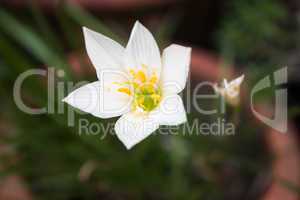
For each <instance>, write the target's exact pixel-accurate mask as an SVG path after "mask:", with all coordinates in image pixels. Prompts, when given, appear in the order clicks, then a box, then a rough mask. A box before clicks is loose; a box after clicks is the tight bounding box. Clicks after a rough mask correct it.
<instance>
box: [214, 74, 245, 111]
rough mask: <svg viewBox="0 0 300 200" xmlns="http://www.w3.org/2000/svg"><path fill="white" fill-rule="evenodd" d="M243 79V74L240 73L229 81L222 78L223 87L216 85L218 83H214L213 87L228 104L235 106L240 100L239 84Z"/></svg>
mask: <svg viewBox="0 0 300 200" xmlns="http://www.w3.org/2000/svg"><path fill="white" fill-rule="evenodd" d="M243 80H244V75H241V76H240V77H238V78H236V79H234V80H232V81H231V82H229V83H228V82H227V80H226V79H224V83H223V87H218V85H217V84H215V85H214V89H215V91H216V92H217V93H219V94H220V95H222V96H223V97H224V98H225V100H226V101H227V102H228V103H229V104H231V105H233V106H236V105H238V104H239V101H240V86H241V84H242V82H243Z"/></svg>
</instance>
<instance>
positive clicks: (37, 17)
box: [30, 0, 64, 54]
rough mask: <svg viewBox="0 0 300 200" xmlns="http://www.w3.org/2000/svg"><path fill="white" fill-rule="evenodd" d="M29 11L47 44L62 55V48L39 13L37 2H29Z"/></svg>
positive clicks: (44, 18)
mask: <svg viewBox="0 0 300 200" xmlns="http://www.w3.org/2000/svg"><path fill="white" fill-rule="evenodd" d="M30 2H31V6H30V10H31V12H32V16H33V18H34V20H35V21H36V22H37V25H38V27H39V28H40V30H41V31H42V34H43V35H44V37H45V38H46V40H47V41H48V44H50V45H52V46H53V48H54V49H56V50H57V51H58V52H59V53H60V54H63V53H64V51H63V48H62V46H61V43H60V42H59V40H58V39H57V37H56V36H55V34H54V33H53V31H52V29H51V28H50V26H49V23H48V22H47V20H46V17H45V16H44V15H43V13H42V12H41V8H39V5H38V3H37V0H31V1H30Z"/></svg>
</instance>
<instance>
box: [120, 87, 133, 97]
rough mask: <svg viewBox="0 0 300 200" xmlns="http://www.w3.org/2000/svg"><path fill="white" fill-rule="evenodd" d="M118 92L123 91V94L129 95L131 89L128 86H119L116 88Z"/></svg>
mask: <svg viewBox="0 0 300 200" xmlns="http://www.w3.org/2000/svg"><path fill="white" fill-rule="evenodd" d="M118 92H122V93H125V94H128V95H129V96H130V95H131V91H130V89H129V88H125V87H124V88H119V89H118Z"/></svg>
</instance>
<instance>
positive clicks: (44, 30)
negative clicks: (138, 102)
mask: <svg viewBox="0 0 300 200" xmlns="http://www.w3.org/2000/svg"><path fill="white" fill-rule="evenodd" d="M72 2H73V3H72ZM74 2H77V3H74ZM299 13H300V5H299V2H298V1H297V0H289V1H287V0H286V1H279V0H264V1H261V0H243V1H240V0H228V1H221V0H213V1H209V0H203V1H197V0H189V1H179V0H168V1H159V0H156V1H150V0H143V1H142V0H141V1H134V0H124V1H117V0H112V1H93V0H89V1H51V0H48V1H47V0H43V1H38V0H36V1H22V0H13V1H8V0H7V1H1V3H0V80H1V82H0V83H1V84H0V93H1V98H0V109H1V112H0V175H1V176H0V180H2V181H1V185H0V199H5V200H10V199H49V200H50V199H51V200H52V199H57V200H59V199H67V200H75V199H76V200H81V199H207V200H220V199H262V198H263V196H264V194H265V193H266V191H268V189H269V188H270V187H271V185H272V181H273V179H272V170H271V169H272V165H273V162H272V160H273V159H274V156H273V154H272V150H270V149H269V145H268V144H269V143H270V142H269V141H268V140H269V139H268V138H266V137H265V134H266V133H265V132H266V127H265V126H263V125H262V124H259V123H258V121H256V120H255V119H254V117H253V115H251V114H250V113H249V108H248V106H247V103H248V100H245V101H243V102H242V104H241V106H240V107H239V108H238V109H234V108H231V107H228V108H227V109H228V111H229V112H227V113H226V115H225V116H223V117H225V118H226V119H228V120H233V121H234V122H235V124H236V134H235V135H234V136H214V135H201V134H200V135H199V134H197V133H195V134H192V135H183V134H181V133H182V132H183V129H184V126H180V127H179V129H178V131H177V134H176V135H167V134H166V135H161V134H154V135H152V136H150V137H149V138H147V139H146V140H145V141H143V142H141V143H140V144H138V145H137V146H136V147H134V148H133V149H132V150H130V151H127V150H126V149H125V148H124V147H123V145H122V144H121V143H120V142H119V141H118V139H117V137H116V136H115V135H108V136H107V137H105V139H103V140H101V136H102V135H101V134H100V135H99V134H97V135H93V134H88V133H86V134H82V135H79V134H78V127H77V126H75V127H68V122H67V120H68V114H67V109H70V107H69V106H67V105H64V111H65V113H64V114H58V113H57V112H55V114H41V115H28V114H26V113H23V112H22V111H20V110H19V109H18V108H17V106H16V105H15V102H14V99H13V86H14V81H15V80H16V78H17V77H18V76H19V75H20V74H21V73H22V72H25V71H26V70H28V69H32V68H36V69H37V68H38V69H47V68H49V67H54V68H55V69H56V70H63V71H64V72H65V75H64V76H63V77H56V83H58V82H61V83H65V84H67V82H68V81H74V82H75V83H76V82H79V81H84V80H85V81H86V80H87V81H94V80H96V76H95V73H94V71H93V67H92V66H91V65H90V63H89V61H88V58H87V55H86V51H85V48H84V41H83V34H82V29H81V28H82V26H86V27H88V28H90V29H93V30H95V31H98V32H100V33H102V34H105V35H108V36H109V37H111V38H113V39H115V40H117V41H119V42H121V43H122V44H126V42H127V38H128V37H129V33H130V30H131V28H132V25H133V23H134V22H135V20H137V19H138V20H140V21H141V22H142V23H143V24H144V25H145V26H146V27H148V28H149V29H150V30H151V32H152V33H153V34H154V35H155V37H156V39H157V40H158V42H159V45H160V47H161V49H163V48H164V47H165V46H167V45H169V44H170V43H173V42H176V43H180V44H184V45H187V46H191V47H193V48H194V49H195V52H198V53H195V54H193V57H192V65H193V66H192V71H191V80H192V81H191V88H193V86H194V85H195V84H197V83H199V82H201V81H205V80H206V78H207V79H213V78H212V77H219V78H221V77H223V76H224V75H226V74H227V72H228V71H230V72H232V75H233V77H237V76H238V75H239V74H241V73H245V75H246V79H245V84H246V85H247V87H249V88H251V86H252V85H254V84H255V83H256V81H258V80H260V79H261V78H263V77H264V76H266V75H268V74H269V73H271V72H273V71H274V70H276V69H278V68H280V67H283V66H284V65H289V72H290V74H289V81H290V82H289V85H288V87H289V89H290V91H289V120H290V122H291V123H294V124H295V125H296V126H297V125H298V123H297V122H298V121H299V105H298V102H299V98H298V95H297V90H298V87H297V86H298V82H299V79H298V76H299V75H298V74H299V70H298V62H299V61H300V59H299V58H298V55H300V54H299V47H298V46H299V42H300V41H299V38H300V37H299V34H298V33H299V30H300V29H299ZM199 52H202V54H201V53H199ZM203 52H204V53H203ZM216 55H219V56H216ZM211 58H213V60H217V59H219V58H220V59H222V60H223V61H222V62H220V63H219V65H216V66H213V67H212V68H211V69H210V68H209V67H208V70H207V71H203V72H202V71H201V69H202V67H203V66H202V65H199V66H198V64H197V62H196V61H197V60H198V59H200V60H201V59H204V60H205V59H207V60H208V62H209V61H211ZM211 62H212V63H214V61H211ZM233 66H234V67H233ZM214 67H216V68H214ZM216 69H217V73H214V71H216ZM206 73H207V74H206ZM211 74H213V75H211ZM198 75H199V76H198ZM220 80H221V79H215V80H214V81H216V82H219V81H220ZM65 91H66V93H65V94H67V88H65ZM47 92H48V91H47V80H46V77H44V78H43V77H37V76H36V77H31V78H28V79H26V81H25V82H24V85H23V87H22V97H23V100H24V102H26V104H27V105H31V106H32V107H37V108H38V107H43V106H47V104H49V103H54V105H55V108H56V110H57V108H58V106H59V104H61V102H60V100H59V99H57V96H56V99H54V100H53V102H48V96H47ZM185 95H186V92H185ZM273 97H274V94H272V92H269V93H268V92H267V93H266V94H264V95H262V97H261V98H262V99H263V100H262V101H266V102H268V103H270V102H272V101H271V100H270V99H272V98H273ZM186 103H188V102H186ZM201 103H203V105H207V106H212V105H215V104H216V102H200V104H201ZM218 116H219V115H216V116H209V117H207V116H205V115H200V114H199V113H197V112H195V110H194V108H192V109H191V112H190V113H189V114H188V117H189V121H190V122H193V120H195V119H198V120H200V122H201V121H203V122H213V121H214V120H215V119H216V118H217V117H218ZM79 118H85V119H88V120H89V121H90V122H91V123H92V122H97V123H103V124H108V123H114V122H115V121H116V119H111V120H102V119H97V118H94V117H92V116H90V115H88V114H85V115H79V114H76V115H75V124H78V120H79ZM267 134H268V133H267ZM293 140H295V141H296V143H297V144H299V139H298V140H297V137H295V138H293ZM297 155H299V154H297ZM298 166H299V165H298ZM284 170H289V169H287V168H286V169H284ZM11 176H14V177H18V178H17V181H16V182H14V183H13V184H12V186H11V187H12V188H11V189H7V185H6V184H7V182H8V181H7V180H9V177H11ZM20 183H22V184H21V186H18V185H19V184H20ZM14 184H15V185H14ZM286 185H288V186H286ZM286 185H284V186H283V187H285V189H287V190H288V191H289V192H291V193H293V195H297V196H298V194H299V187H298V186H295V185H294V184H286ZM291 185H292V186H291ZM20 187H21V188H20ZM1 188H2V189H1ZM17 188H19V189H17ZM4 189H6V191H4V192H3V190H4ZM7 190H8V191H7ZM9 191H11V193H14V194H12V197H11V196H10V195H11V194H10V193H9ZM16 193H19V194H16ZM5 195H6V196H5ZM13 195H19V196H18V197H14V196H13ZM22 195H23V196H22Z"/></svg>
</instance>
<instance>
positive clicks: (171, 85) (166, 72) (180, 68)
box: [161, 44, 191, 94]
mask: <svg viewBox="0 0 300 200" xmlns="http://www.w3.org/2000/svg"><path fill="white" fill-rule="evenodd" d="M190 60H191V48H188V47H183V46H180V45H176V44H173V45H170V46H169V47H167V48H166V49H165V50H164V52H163V56H162V64H163V67H162V76H161V84H162V88H163V92H164V93H166V94H177V93H179V92H181V91H182V90H183V89H184V87H185V85H186V80H187V76H188V73H189V66H190Z"/></svg>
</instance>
